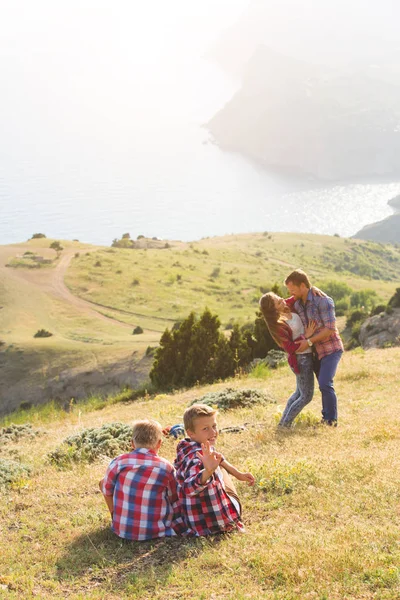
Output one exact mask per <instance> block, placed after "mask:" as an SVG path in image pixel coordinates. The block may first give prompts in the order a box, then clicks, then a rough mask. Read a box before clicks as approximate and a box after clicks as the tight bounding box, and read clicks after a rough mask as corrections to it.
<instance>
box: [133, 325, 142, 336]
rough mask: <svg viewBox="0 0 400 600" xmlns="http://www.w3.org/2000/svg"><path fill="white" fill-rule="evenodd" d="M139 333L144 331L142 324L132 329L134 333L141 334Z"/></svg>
mask: <svg viewBox="0 0 400 600" xmlns="http://www.w3.org/2000/svg"><path fill="white" fill-rule="evenodd" d="M139 333H143V329H142V327H140V325H138V326H137V327H135V329H134V330H133V331H132V335H139Z"/></svg>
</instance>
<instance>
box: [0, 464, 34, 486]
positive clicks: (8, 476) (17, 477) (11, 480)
mask: <svg viewBox="0 0 400 600" xmlns="http://www.w3.org/2000/svg"><path fill="white" fill-rule="evenodd" d="M30 473H31V469H30V468H29V467H27V466H26V465H23V464H21V463H19V462H17V461H15V460H10V459H8V458H0V490H2V489H3V490H4V488H7V487H9V486H10V485H13V484H18V483H20V482H23V481H25V480H26V479H27V478H28V477H29V475H30Z"/></svg>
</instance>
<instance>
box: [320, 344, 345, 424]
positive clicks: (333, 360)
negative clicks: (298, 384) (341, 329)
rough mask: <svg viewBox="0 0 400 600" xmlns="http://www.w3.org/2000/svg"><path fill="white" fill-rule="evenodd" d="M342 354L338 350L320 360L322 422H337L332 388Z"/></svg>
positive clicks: (335, 401)
mask: <svg viewBox="0 0 400 600" xmlns="http://www.w3.org/2000/svg"><path fill="white" fill-rule="evenodd" d="M342 354H343V352H342V351H341V350H339V351H338V352H333V353H332V354H328V356H324V357H323V358H321V367H320V370H319V375H318V384H319V389H320V390H321V394H322V418H323V419H324V421H337V397H336V393H335V390H334V388H333V378H334V377H335V374H336V369H337V367H338V364H339V361H340V359H341V358H342Z"/></svg>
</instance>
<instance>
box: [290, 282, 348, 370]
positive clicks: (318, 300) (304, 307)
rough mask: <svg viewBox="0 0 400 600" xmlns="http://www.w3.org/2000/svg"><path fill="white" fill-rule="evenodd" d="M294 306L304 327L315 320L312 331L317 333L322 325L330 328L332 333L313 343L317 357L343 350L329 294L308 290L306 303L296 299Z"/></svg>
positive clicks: (333, 305) (333, 306)
mask: <svg viewBox="0 0 400 600" xmlns="http://www.w3.org/2000/svg"><path fill="white" fill-rule="evenodd" d="M294 307H295V309H296V312H297V313H298V315H299V316H300V319H301V320H302V322H303V325H304V327H306V326H307V324H308V322H309V321H315V322H316V324H317V328H316V330H315V332H314V333H319V332H320V331H321V330H322V329H323V328H324V327H327V328H328V329H332V335H331V336H330V337H329V338H328V339H326V340H324V341H323V342H316V343H315V349H316V351H317V354H318V358H320V359H321V358H323V357H324V356H328V354H333V353H334V352H343V350H344V348H343V343H342V340H341V338H340V335H339V331H338V329H337V327H336V317H335V304H334V302H333V300H332V298H329V296H322V297H321V296H314V294H313V293H312V291H311V290H310V291H309V292H308V295H307V300H306V303H305V304H303V301H302V300H296V302H295V303H294Z"/></svg>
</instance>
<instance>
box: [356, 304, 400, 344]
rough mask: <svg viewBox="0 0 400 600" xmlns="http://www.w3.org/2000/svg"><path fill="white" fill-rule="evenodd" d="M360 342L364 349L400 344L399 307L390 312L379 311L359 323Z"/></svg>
mask: <svg viewBox="0 0 400 600" xmlns="http://www.w3.org/2000/svg"><path fill="white" fill-rule="evenodd" d="M359 337H360V342H361V345H362V347H363V348H364V349H365V350H368V349H370V348H387V347H389V346H400V308H394V309H393V312H392V313H391V314H387V313H380V314H379V315H375V316H374V317H370V318H369V319H367V320H366V321H364V323H363V324H362V325H361V329H360V335H359Z"/></svg>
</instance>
